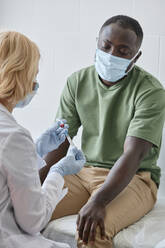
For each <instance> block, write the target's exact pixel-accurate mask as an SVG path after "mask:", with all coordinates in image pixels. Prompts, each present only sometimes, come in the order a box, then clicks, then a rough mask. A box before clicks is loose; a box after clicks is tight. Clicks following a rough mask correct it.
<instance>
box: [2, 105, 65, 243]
mask: <svg viewBox="0 0 165 248" xmlns="http://www.w3.org/2000/svg"><path fill="white" fill-rule="evenodd" d="M37 161H38V159H37V154H36V150H35V144H34V143H33V140H32V138H31V135H30V133H29V132H28V131H27V130H26V129H24V128H23V127H22V126H20V125H19V124H18V123H17V122H16V120H15V119H14V117H13V116H12V114H11V113H10V112H9V111H8V110H7V109H6V108H5V107H4V106H3V105H2V104H0V248H41V247H44V248H59V247H65V248H66V247H69V246H68V245H66V244H64V245H62V244H61V245H60V244H59V243H56V242H54V241H51V240H47V239H45V238H44V237H43V236H42V235H41V234H40V231H41V230H42V229H43V228H44V227H45V226H46V224H47V223H48V221H49V220H50V217H51V215H52V212H53V210H54V209H55V206H56V205H57V203H58V202H59V200H60V198H62V194H63V190H62V189H63V185H64V179H63V177H62V176H61V175H60V174H58V173H55V172H53V173H51V174H49V175H48V176H47V178H46V180H45V182H44V184H43V185H42V186H41V183H40V178H39V173H38V167H37ZM63 195H64V194H63Z"/></svg>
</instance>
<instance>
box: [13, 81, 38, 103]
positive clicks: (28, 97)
mask: <svg viewBox="0 0 165 248" xmlns="http://www.w3.org/2000/svg"><path fill="white" fill-rule="evenodd" d="M38 88H39V84H38V83H37V82H35V86H34V89H33V91H32V92H31V93H29V94H28V95H27V96H26V97H25V98H24V99H23V100H20V101H19V102H18V103H17V104H16V105H15V108H24V107H25V106H27V105H28V104H29V103H30V102H31V100H32V99H33V97H34V96H35V95H36V93H37V90H38Z"/></svg>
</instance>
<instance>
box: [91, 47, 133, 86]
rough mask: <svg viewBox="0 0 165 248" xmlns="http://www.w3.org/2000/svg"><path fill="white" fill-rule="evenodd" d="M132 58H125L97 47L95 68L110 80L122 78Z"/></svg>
mask: <svg viewBox="0 0 165 248" xmlns="http://www.w3.org/2000/svg"><path fill="white" fill-rule="evenodd" d="M131 61H132V59H125V58H121V57H117V56H113V55H111V54H109V53H105V52H104V51H102V50H100V49H96V56H95V68H96V71H97V73H98V74H99V75H100V77H101V78H102V79H104V80H107V81H109V82H116V81H118V80H120V79H122V78H123V77H124V76H125V75H127V73H126V72H125V71H126V70H127V68H128V66H129V64H130V63H131Z"/></svg>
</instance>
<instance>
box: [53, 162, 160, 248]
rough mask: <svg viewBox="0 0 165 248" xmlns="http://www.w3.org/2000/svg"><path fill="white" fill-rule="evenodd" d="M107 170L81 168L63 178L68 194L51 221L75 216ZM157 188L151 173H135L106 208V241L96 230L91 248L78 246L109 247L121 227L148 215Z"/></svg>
mask: <svg viewBox="0 0 165 248" xmlns="http://www.w3.org/2000/svg"><path fill="white" fill-rule="evenodd" d="M108 173H109V170H108V169H105V168H98V167H92V166H89V167H84V168H83V169H82V170H81V171H80V172H79V173H78V174H77V175H69V176H66V177H65V186H66V187H68V189H69V192H68V194H67V195H66V196H65V198H64V199H63V200H62V201H61V202H60V203H59V204H58V206H57V207H56V209H55V212H54V213H53V216H52V219H57V218H60V217H62V216H66V215H71V214H77V213H78V212H79V210H80V209H81V208H82V206H83V205H84V204H85V203H86V202H87V201H88V200H89V198H90V197H91V196H92V195H93V194H94V193H95V192H96V191H97V190H98V189H99V188H100V187H101V185H102V184H103V183H104V181H105V179H106V177H107V175H108ZM156 195H157V186H156V184H155V183H154V182H153V181H152V180H151V177H150V172H139V173H137V174H136V175H135V176H134V177H133V179H132V181H131V182H130V183H129V185H128V186H127V187H126V188H125V189H124V190H123V191H122V192H121V193H120V194H119V195H118V196H117V197H116V198H115V199H114V200H113V201H112V202H111V203H109V204H108V205H107V207H106V217H105V229H106V235H107V237H108V238H106V239H105V240H101V237H100V230H99V228H97V232H96V240H95V243H94V245H91V244H90V243H89V244H88V245H87V246H84V245H83V244H82V241H81V240H79V239H78V241H77V246H78V247H88V248H89V247H92V248H111V247H113V237H114V236H115V235H116V234H117V233H118V232H119V231H120V230H121V229H123V228H125V227H127V226H129V225H131V224H133V223H135V222H136V221H138V220H139V219H140V218H142V217H143V216H144V215H145V214H146V213H148V212H149V211H150V210H151V209H152V208H153V206H154V204H155V202H156Z"/></svg>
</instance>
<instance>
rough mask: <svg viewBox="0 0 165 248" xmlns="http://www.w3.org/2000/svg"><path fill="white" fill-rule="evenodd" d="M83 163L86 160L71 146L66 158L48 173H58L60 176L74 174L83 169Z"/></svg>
mask: <svg viewBox="0 0 165 248" xmlns="http://www.w3.org/2000/svg"><path fill="white" fill-rule="evenodd" d="M85 162H86V159H85V156H84V155H83V153H82V151H81V150H78V149H77V148H76V147H75V146H71V147H70V148H69V150H68V153H67V155H66V157H64V158H62V159H61V160H60V161H59V162H58V163H56V164H55V165H53V166H52V167H51V169H50V172H49V173H51V172H58V173H59V174H60V175H61V176H66V175H70V174H76V173H78V172H79V171H80V170H81V169H82V168H83V166H84V164H85Z"/></svg>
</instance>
